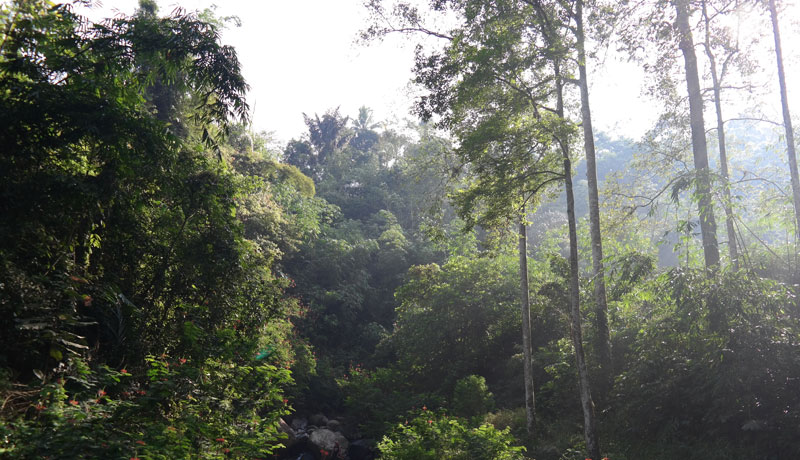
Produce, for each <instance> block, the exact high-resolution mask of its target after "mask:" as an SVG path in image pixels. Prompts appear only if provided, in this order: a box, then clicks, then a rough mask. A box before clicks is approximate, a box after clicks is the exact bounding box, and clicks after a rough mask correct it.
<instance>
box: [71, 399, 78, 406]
mask: <svg viewBox="0 0 800 460" xmlns="http://www.w3.org/2000/svg"><path fill="white" fill-rule="evenodd" d="M69 403H70V404H72V405H73V406H77V405H78V401H75V400H74V399H70V400H69Z"/></svg>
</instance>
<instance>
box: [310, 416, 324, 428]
mask: <svg viewBox="0 0 800 460" xmlns="http://www.w3.org/2000/svg"><path fill="white" fill-rule="evenodd" d="M308 423H310V424H312V425H317V426H325V425H327V424H328V417H325V415H323V414H314V415H312V416H311V417H309V418H308Z"/></svg>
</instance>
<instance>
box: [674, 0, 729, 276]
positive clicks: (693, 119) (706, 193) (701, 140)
mask: <svg viewBox="0 0 800 460" xmlns="http://www.w3.org/2000/svg"><path fill="white" fill-rule="evenodd" d="M687 1H688V0H675V2H674V4H675V11H676V13H677V17H676V25H677V27H678V32H679V33H680V42H679V44H678V46H679V47H680V50H681V52H682V53H683V59H684V62H685V69H686V87H687V89H688V91H689V123H690V125H691V129H692V153H693V155H694V169H695V174H696V181H695V183H696V192H697V207H698V211H699V214H700V234H701V236H702V240H703V257H704V259H705V265H706V268H708V269H711V270H716V269H717V268H718V267H719V248H718V247H717V223H716V221H715V220H714V208H713V204H712V201H711V177H710V175H709V171H708V148H707V146H706V132H705V122H704V121H703V95H702V93H701V92H700V77H699V76H698V72H697V55H696V54H695V52H694V41H693V39H692V30H691V27H690V26H689V8H688V5H687Z"/></svg>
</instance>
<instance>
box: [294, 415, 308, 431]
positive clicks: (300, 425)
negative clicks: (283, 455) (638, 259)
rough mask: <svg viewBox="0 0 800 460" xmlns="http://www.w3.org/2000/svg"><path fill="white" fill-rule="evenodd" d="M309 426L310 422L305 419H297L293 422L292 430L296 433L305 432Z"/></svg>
mask: <svg viewBox="0 0 800 460" xmlns="http://www.w3.org/2000/svg"><path fill="white" fill-rule="evenodd" d="M307 426H308V420H306V419H304V418H296V419H294V420H292V428H293V429H294V430H295V431H305V430H306V427H307Z"/></svg>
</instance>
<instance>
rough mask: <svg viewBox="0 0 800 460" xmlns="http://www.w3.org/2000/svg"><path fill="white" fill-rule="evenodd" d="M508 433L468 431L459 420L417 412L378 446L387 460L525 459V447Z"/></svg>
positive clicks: (490, 428) (486, 428) (485, 428)
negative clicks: (518, 443)
mask: <svg viewBox="0 0 800 460" xmlns="http://www.w3.org/2000/svg"><path fill="white" fill-rule="evenodd" d="M513 443H514V438H513V437H512V436H511V435H510V434H509V430H508V429H505V430H498V429H496V428H495V427H493V426H492V425H489V424H483V425H481V426H479V427H477V428H469V427H467V426H466V425H464V424H463V422H462V421H460V420H459V419H457V418H452V417H447V416H445V415H439V414H435V413H431V412H430V411H420V412H417V414H416V417H415V418H413V419H412V420H410V421H407V422H406V423H405V424H403V425H398V426H397V427H396V428H395V429H394V430H393V431H392V432H391V433H390V434H389V435H388V436H384V438H383V440H382V441H381V442H380V443H379V444H378V449H380V451H381V458H383V459H386V460H440V459H450V460H522V459H524V458H525V456H524V455H523V452H525V448H524V447H519V446H514V445H513Z"/></svg>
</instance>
